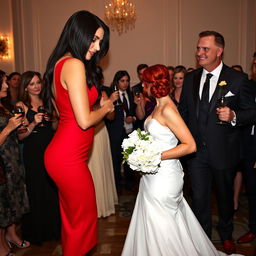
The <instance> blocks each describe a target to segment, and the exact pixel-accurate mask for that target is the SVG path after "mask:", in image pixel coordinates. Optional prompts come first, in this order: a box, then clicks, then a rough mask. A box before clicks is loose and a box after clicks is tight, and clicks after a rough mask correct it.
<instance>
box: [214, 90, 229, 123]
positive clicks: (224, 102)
mask: <svg viewBox="0 0 256 256" xmlns="http://www.w3.org/2000/svg"><path fill="white" fill-rule="evenodd" d="M226 106H227V99H226V97H225V96H223V95H222V96H221V97H220V98H219V99H218V100H217V104H216V108H224V107H226ZM226 123H227V122H225V121H221V120H219V121H217V124H226Z"/></svg>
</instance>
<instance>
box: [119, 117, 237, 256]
mask: <svg viewBox="0 0 256 256" xmlns="http://www.w3.org/2000/svg"><path fill="white" fill-rule="evenodd" d="M145 130H146V131H149V132H150V134H151V135H152V136H153V137H154V139H155V140H156V141H158V142H159V143H161V145H162V150H163V151H165V150H168V149H171V148H174V147H176V145H177V143H178V140H177V138H176V137H175V135H174V134H173V133H172V132H171V131H170V129H169V128H167V127H165V126H163V125H161V124H160V123H159V122H158V121H157V120H156V119H147V120H146V122H145ZM183 175H184V174H183V170H182V167H181V164H180V162H179V160H178V159H170V160H163V161H162V162H161V167H160V168H159V171H158V173H156V174H146V175H143V176H142V178H141V181H140V187H139V193H138V196H137V200H136V204H135V208H134V211H133V215H132V219H131V223H130V227H129V231H128V234H127V237H126V241H125V245H124V248H123V252H122V256H220V255H226V254H224V253H222V252H219V251H217V250H216V248H215V247H214V245H213V244H212V243H211V241H210V240H209V239H208V237H207V235H206V234H205V232H204V231H203V229H202V227H201V226H200V224H199V222H198V221H197V219H196V217H195V216H194V214H193V212H192V210H191V209H190V207H189V205H188V204H187V202H186V200H185V199H184V197H183V193H182V189H183ZM236 255H238V254H236Z"/></svg>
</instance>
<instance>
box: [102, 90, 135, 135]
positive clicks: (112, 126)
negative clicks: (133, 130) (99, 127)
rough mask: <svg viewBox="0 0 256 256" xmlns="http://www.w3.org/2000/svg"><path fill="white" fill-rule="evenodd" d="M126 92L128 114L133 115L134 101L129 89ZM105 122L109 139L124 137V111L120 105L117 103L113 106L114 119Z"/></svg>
mask: <svg viewBox="0 0 256 256" xmlns="http://www.w3.org/2000/svg"><path fill="white" fill-rule="evenodd" d="M126 92H127V94H128V98H129V105H130V108H129V109H130V116H135V103H134V101H133V96H132V93H131V92H130V91H129V90H127V91H126ZM105 123H106V126H107V129H108V132H109V136H110V137H111V139H114V138H123V137H124V134H125V129H124V111H123V107H122V105H118V106H116V107H115V119H114V120H105Z"/></svg>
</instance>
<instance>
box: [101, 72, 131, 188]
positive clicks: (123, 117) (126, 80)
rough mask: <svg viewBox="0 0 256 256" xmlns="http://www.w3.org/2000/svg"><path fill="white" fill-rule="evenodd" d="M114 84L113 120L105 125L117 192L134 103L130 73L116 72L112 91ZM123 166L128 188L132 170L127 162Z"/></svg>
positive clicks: (107, 121)
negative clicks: (117, 95)
mask: <svg viewBox="0 0 256 256" xmlns="http://www.w3.org/2000/svg"><path fill="white" fill-rule="evenodd" d="M114 85H117V87H118V92H119V100H118V101H117V102H116V103H117V104H116V105H115V118H114V120H106V121H105V123H106V126H107V129H108V133H109V139H110V146H111V153H112V160H113V168H114V174H115V182H116V187H117V190H118V192H121V189H122V175H121V165H122V148H121V145H122V142H123V139H124V138H126V137H127V136H128V134H130V133H131V132H132V131H133V130H134V122H135V121H136V118H135V104H134V102H133V96H132V93H131V91H130V86H129V85H130V75H129V74H128V72H127V71H125V70H119V71H117V72H116V74H115V77H114V80H113V83H112V85H111V87H112V91H113V89H114V88H113V87H114ZM123 167H124V183H125V184H124V185H125V188H126V189H128V190H131V189H133V187H134V171H132V170H131V169H130V168H129V166H128V165H127V164H124V165H123Z"/></svg>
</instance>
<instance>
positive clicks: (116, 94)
mask: <svg viewBox="0 0 256 256" xmlns="http://www.w3.org/2000/svg"><path fill="white" fill-rule="evenodd" d="M102 97H103V99H104V100H107V99H108V95H107V93H106V92H104V91H102ZM118 98H119V92H118V91H116V92H113V93H112V94H111V95H110V96H109V99H110V100H111V101H112V102H115V101H116V100H117V99H118ZM115 116H116V113H115V111H112V112H109V113H107V115H106V118H107V119H108V120H114V119H115Z"/></svg>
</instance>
